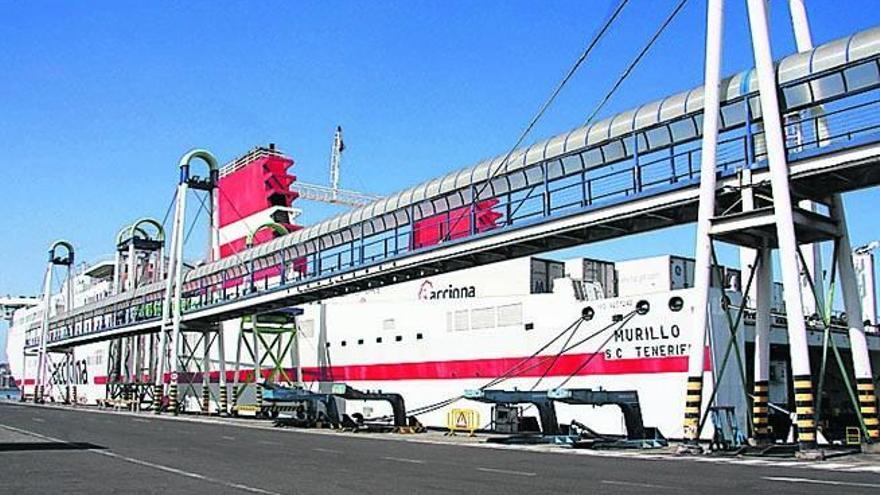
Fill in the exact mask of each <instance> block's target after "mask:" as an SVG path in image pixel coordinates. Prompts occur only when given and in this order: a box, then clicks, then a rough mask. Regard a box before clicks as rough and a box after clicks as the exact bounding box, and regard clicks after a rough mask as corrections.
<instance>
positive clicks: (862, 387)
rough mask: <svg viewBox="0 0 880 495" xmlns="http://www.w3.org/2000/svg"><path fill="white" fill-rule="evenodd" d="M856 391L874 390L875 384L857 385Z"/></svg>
mask: <svg viewBox="0 0 880 495" xmlns="http://www.w3.org/2000/svg"><path fill="white" fill-rule="evenodd" d="M856 389H857V390H874V384H873V383H857V384H856Z"/></svg>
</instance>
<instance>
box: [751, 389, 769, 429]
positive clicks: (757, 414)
mask: <svg viewBox="0 0 880 495" xmlns="http://www.w3.org/2000/svg"><path fill="white" fill-rule="evenodd" d="M754 392H755V393H754V396H755V399H754V401H753V402H752V424H753V425H754V432H753V437H754V438H755V440H758V441H762V440H768V439H769V437H770V424H769V419H770V384H769V382H768V381H767V380H758V381H756V382H755V389H754Z"/></svg>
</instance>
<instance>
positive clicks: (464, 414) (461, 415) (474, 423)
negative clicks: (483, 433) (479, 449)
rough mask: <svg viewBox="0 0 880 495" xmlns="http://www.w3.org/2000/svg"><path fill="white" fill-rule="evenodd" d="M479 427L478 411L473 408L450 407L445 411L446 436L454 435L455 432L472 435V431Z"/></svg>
mask: <svg viewBox="0 0 880 495" xmlns="http://www.w3.org/2000/svg"><path fill="white" fill-rule="evenodd" d="M479 427H480V413H479V412H478V411H476V410H474V409H452V410H451V411H449V412H448V413H446V428H448V429H449V431H448V432H447V433H446V435H448V436H454V435H455V432H457V431H462V432H465V431H466V432H468V435H469V436H474V431H476V430H477V428H479Z"/></svg>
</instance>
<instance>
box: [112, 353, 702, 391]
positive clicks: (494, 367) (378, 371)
mask: <svg viewBox="0 0 880 495" xmlns="http://www.w3.org/2000/svg"><path fill="white" fill-rule="evenodd" d="M553 358H554V356H539V357H535V358H531V359H529V358H526V357H521V358H494V359H469V360H457V361H425V362H421V363H392V364H364V365H346V366H333V367H331V368H330V369H329V370H328V373H327V375H326V376H325V377H321V376H320V375H321V370H320V369H319V368H316V367H307V368H303V377H304V378H305V379H307V380H308V381H312V380H318V379H321V380H326V381H390V380H461V379H473V378H489V379H491V378H495V377H498V376H502V375H505V374H507V373H511V375H512V377H514V378H516V377H522V378H532V377H539V376H542V375H544V374H545V373H546V376H571V375H573V376H586V375H629V374H652V373H685V372H687V369H688V358H687V356H674V357H662V358H638V359H606V358H605V355H604V354H601V353H600V354H595V355H594V354H568V355H565V356H560V357H559V358H558V359H557V360H556V362H555V363H554V362H553ZM588 360H589V362H588V363H587V361H588ZM584 363H586V364H584ZM551 365H552V367H551ZM514 367H516V369H514ZM548 367H550V369H549V370H548V369H547V368H548ZM704 370H705V371H709V370H711V356H710V354H709V351H708V349H707V350H706V356H705V367H704ZM262 372H263V373H262V374H263V377H264V378H265V377H268V376H269V373H270V370H266V369H264V370H262ZM286 372H287V373H288V375H289V376H290V377H293V376H294V373H293V370H291V369H288V370H286ZM208 376H209V380H210V381H211V382H213V383H216V382H218V381H219V379H220V373H219V372H217V371H212V372H210V373H209V375H208ZM168 378H169V376H168V375H167V374H166V377H165V381H166V383H167V382H168V381H169V380H168ZM234 378H235V372H234V371H227V372H226V381H228V382H230V383H231V382H232V381H233V380H234ZM99 379H103V381H102V382H100V383H106V381H107V379H106V377H95V383H98V384H100V383H99V381H98V380H99ZM201 379H202V375H201V373H191V374H187V373H181V374H180V380H181V381H197V382H198V381H201ZM248 380H253V370H242V371H240V372H239V381H248Z"/></svg>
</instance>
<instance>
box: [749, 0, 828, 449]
mask: <svg viewBox="0 0 880 495" xmlns="http://www.w3.org/2000/svg"><path fill="white" fill-rule="evenodd" d="M748 13H749V26H750V28H751V35H752V49H753V51H754V56H755V70H756V73H757V76H758V91H759V94H760V101H761V109H762V113H763V117H764V124H765V126H764V131H765V137H766V141H767V159H768V163H769V167H770V183H771V188H772V190H773V203H774V215H775V220H776V234H777V237H778V242H779V258H780V264H781V268H782V280H783V284H784V287H785V303H786V304H785V305H786V313H787V320H788V341H789V349H790V352H791V367H792V372H793V374H794V389H795V402H796V405H797V432H798V442H799V444H800V447H801V450H807V449H812V448H815V445H816V422H815V418H814V412H815V409H814V400H813V380H812V375H811V371H810V355H809V349H808V346H807V329H806V324H805V322H804V312H803V306H802V297H801V286H800V270H799V267H798V254H797V253H798V247H797V239H796V238H795V230H794V219H793V215H792V204H791V190H790V187H789V178H788V157H787V156H786V151H785V141H784V138H783V135H782V120H781V117H780V113H779V100H778V95H777V91H778V87H777V85H776V73H775V70H774V67H773V56H772V52H771V49H770V33H769V28H768V25H767V4H766V0H748Z"/></svg>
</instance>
